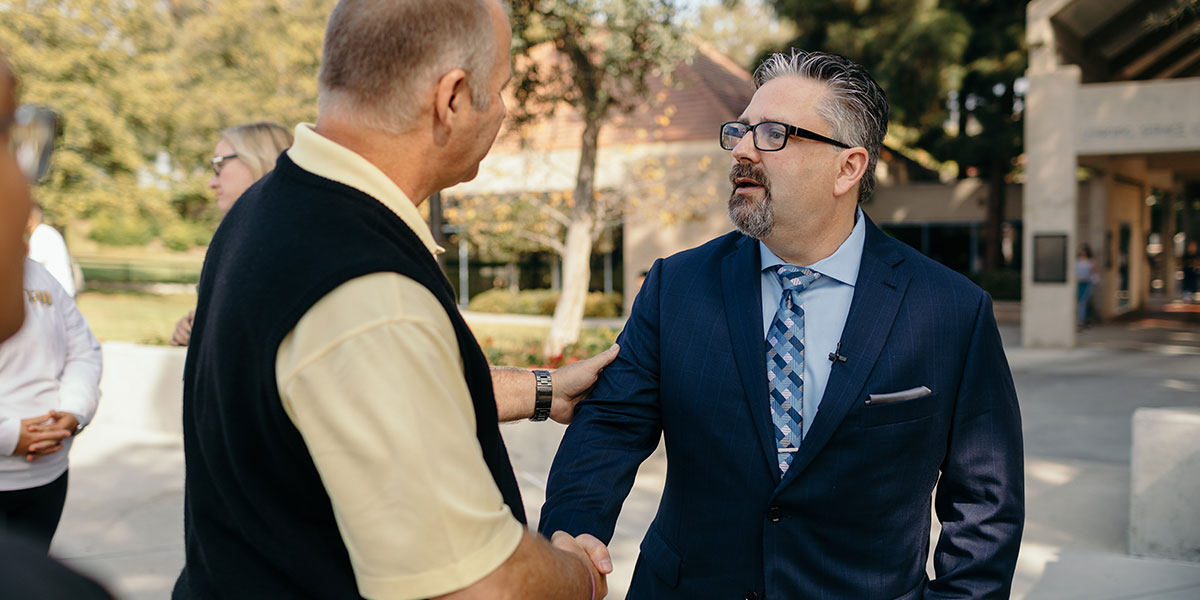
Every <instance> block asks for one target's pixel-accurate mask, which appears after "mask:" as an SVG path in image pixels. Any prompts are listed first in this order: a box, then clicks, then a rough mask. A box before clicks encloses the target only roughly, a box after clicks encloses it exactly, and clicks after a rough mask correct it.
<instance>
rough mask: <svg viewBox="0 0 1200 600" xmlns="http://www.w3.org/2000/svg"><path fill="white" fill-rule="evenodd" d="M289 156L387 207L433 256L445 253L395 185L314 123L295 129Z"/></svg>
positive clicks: (405, 196) (320, 174)
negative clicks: (316, 128) (326, 135)
mask: <svg viewBox="0 0 1200 600" xmlns="http://www.w3.org/2000/svg"><path fill="white" fill-rule="evenodd" d="M287 153H288V158H291V159H292V162H294V163H296V166H298V167H300V168H301V169H304V170H305V171H308V172H309V173H312V174H313V175H317V176H320V177H324V178H325V179H329V180H331V181H336V182H338V183H340V184H342V185H346V186H349V187H352V188H354V189H356V190H358V191H360V192H362V193H364V194H366V195H368V196H370V197H372V198H374V199H376V200H378V201H379V203H380V204H382V205H384V206H386V207H388V209H389V210H391V211H392V212H393V213H396V216H398V217H400V220H401V221H404V224H405V225H407V226H408V228H409V229H411V230H412V231H413V233H415V234H417V237H418V238H420V240H421V242H422V243H423V244H425V248H426V249H428V250H429V252H430V253H431V254H441V253H443V252H445V251H446V249H445V248H442V247H441V246H439V245H437V242H435V241H434V240H433V232H432V231H430V230H429V225H428V224H426V223H425V219H423V218H421V213H420V212H419V211H418V210H417V206H416V205H415V204H413V203H412V200H409V199H408V196H407V195H406V194H405V193H404V190H401V189H400V186H398V185H396V182H394V181H392V180H391V178H389V177H388V176H387V175H385V174H384V173H383V171H380V170H379V167H376V166H375V165H373V164H371V163H370V162H369V161H368V160H367V159H365V158H363V157H362V156H359V155H358V154H356V153H355V152H354V151H353V150H350V149H349V148H346V147H345V146H342V145H341V144H338V143H337V142H334V141H333V140H331V139H329V138H327V137H325V136H323V135H321V134H319V133H317V132H316V130H315V129H314V128H313V126H312V125H311V124H309V123H301V124H299V125H297V126H296V138H295V141H294V142H293V143H292V147H291V148H288V151H287Z"/></svg>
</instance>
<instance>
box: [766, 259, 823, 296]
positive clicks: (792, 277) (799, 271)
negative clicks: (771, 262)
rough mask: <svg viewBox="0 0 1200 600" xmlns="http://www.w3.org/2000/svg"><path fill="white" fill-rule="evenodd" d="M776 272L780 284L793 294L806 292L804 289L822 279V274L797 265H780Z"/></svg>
mask: <svg viewBox="0 0 1200 600" xmlns="http://www.w3.org/2000/svg"><path fill="white" fill-rule="evenodd" d="M775 272H776V273H777V274H778V275H779V283H780V284H782V285H783V289H784V290H786V291H792V292H802V291H804V288H807V287H808V286H810V285H812V282H814V281H816V280H817V279H818V278H819V277H821V274H820V273H817V272H816V271H813V270H812V269H808V268H804V267H797V266H795V265H780V266H778V267H776V269H775Z"/></svg>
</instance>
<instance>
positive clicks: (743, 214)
mask: <svg viewBox="0 0 1200 600" xmlns="http://www.w3.org/2000/svg"><path fill="white" fill-rule="evenodd" d="M729 220H730V221H732V222H733V226H734V227H736V228H737V230H738V231H740V232H742V233H743V234H744V235H747V236H750V237H752V238H754V239H756V240H764V239H766V238H767V237H769V236H770V235H771V230H772V229H774V227H775V212H774V207H773V204H772V201H771V190H770V188H767V187H765V186H764V187H763V199H762V202H754V201H753V200H751V199H749V198H748V197H747V196H746V195H743V194H739V193H738V191H737V189H736V188H735V189H734V190H733V193H732V194H730V195H729Z"/></svg>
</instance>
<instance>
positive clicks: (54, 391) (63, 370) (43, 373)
mask: <svg viewBox="0 0 1200 600" xmlns="http://www.w3.org/2000/svg"><path fill="white" fill-rule="evenodd" d="M24 287H25V291H24V293H25V323H24V324H23V325H22V326H21V329H20V331H18V332H17V333H16V335H14V336H12V337H11V338H9V339H8V340H7V341H5V342H4V343H0V491H9V490H21V489H28V488H33V487H38V486H42V485H45V484H47V483H50V482H52V481H54V480H55V479H57V478H58V477H59V476H60V475H62V474H63V472H64V471H66V470H67V452H68V451H69V450H70V449H71V446H70V444H71V441H72V440H71V438H67V439H66V440H64V444H63V446H64V447H63V449H62V450H59V451H58V452H55V453H53V454H49V455H46V456H42V457H40V458H38V459H35V460H34V461H33V462H27V461H26V460H25V457H24V456H12V452H13V450H14V449H16V447H17V440H18V438H19V436H20V434H21V419H27V418H29V417H34V416H37V415H41V414H45V413H46V412H47V411H49V410H50V409H54V410H58V411H63V412H69V413H72V414H74V415H75V416H76V417H77V418H78V419H79V422H80V423H84V424H86V423H88V422H89V421H91V420H92V416H93V415H95V414H96V405H97V404H98V403H99V401H100V361H101V359H100V342H98V341H96V337H95V336H93V335H92V332H91V330H90V329H88V324H87V320H86V319H84V318H83V315H81V314H79V309H78V308H77V307H76V306H75V301H74V300H72V299H71V296H70V295H69V294H67V292H66V290H64V289H63V287H62V285H60V284H59V283H58V281H56V280H55V279H54V277H53V276H52V275H50V273H49V272H48V271H46V269H45V267H43V266H41V265H40V264H38V263H36V262H34V261H32V260H28V259H26V261H25V286H24Z"/></svg>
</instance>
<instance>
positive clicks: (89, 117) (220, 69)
mask: <svg viewBox="0 0 1200 600" xmlns="http://www.w3.org/2000/svg"><path fill="white" fill-rule="evenodd" d="M335 1H336V0H221V1H220V2H213V1H212V0H173V1H171V2H163V1H162V0H14V1H11V2H3V3H0V48H3V49H4V51H5V52H6V54H7V55H8V57H9V59H10V60H11V62H12V63H13V65H14V67H15V69H16V72H17V73H18V75H19V76H20V79H21V93H22V98H21V100H22V101H23V102H36V103H40V104H45V105H48V106H50V107H51V108H54V109H55V110H57V111H58V112H59V113H60V114H61V115H62V117H63V132H62V137H61V138H60V140H59V144H58V148H57V151H56V154H55V158H54V162H53V164H52V166H51V171H50V174H49V178H48V181H47V182H46V183H45V184H44V185H43V186H42V187H40V188H39V189H38V191H37V195H38V200H39V201H41V202H42V203H43V204H44V205H45V206H46V209H47V215H48V216H49V217H51V218H52V220H53V222H54V223H56V224H58V225H61V226H66V227H68V228H71V227H76V226H80V225H81V224H83V223H85V222H87V221H89V220H90V221H93V222H92V224H91V225H92V227H91V231H92V233H91V237H92V238H93V239H97V240H116V241H120V242H121V243H139V242H137V240H141V239H144V238H145V232H146V231H147V230H149V231H150V232H151V235H152V236H158V235H160V233H161V232H163V231H168V232H170V235H172V236H173V237H172V241H171V245H173V246H176V247H178V246H180V245H181V244H182V243H183V241H184V240H185V238H186V237H187V236H184V235H182V234H181V232H182V229H181V228H180V227H179V226H177V225H174V224H173V222H174V221H175V220H177V219H178V218H185V219H188V220H195V221H199V222H200V223H203V224H204V225H205V226H206V227H207V228H208V229H213V228H215V225H216V222H217V220H218V219H219V215H218V213H217V211H216V210H215V208H214V207H213V206H212V205H213V204H214V202H213V200H212V196H211V193H209V192H208V191H207V190H206V189H205V187H204V182H206V181H207V179H208V177H209V176H210V175H211V172H210V171H209V170H208V164H207V158H208V156H209V155H210V154H211V152H212V149H213V146H214V145H215V144H216V143H217V141H218V139H219V137H218V136H219V132H220V131H221V130H222V129H225V128H227V127H230V126H232V125H236V124H239V123H244V122H248V121H258V120H272V121H277V122H279V123H283V124H285V125H291V124H293V123H296V122H299V121H311V120H312V119H313V118H314V117H315V115H316V97H317V92H316V73H317V66H318V64H319V60H320V51H321V38H322V35H323V31H324V26H325V19H326V17H327V16H328V14H329V11H330V10H331V9H332V7H333V5H334V4H335ZM155 191H157V192H161V193H155ZM172 213H173V215H174V216H173V215H172ZM131 219H134V220H136V219H144V220H146V223H145V224H143V225H141V226H137V225H134V224H132V223H130V222H129V221H130V220H131ZM84 226H86V225H84ZM97 230H99V231H97ZM191 237H192V238H193V239H201V238H202V237H203V236H200V235H194V236H191ZM140 243H144V242H140Z"/></svg>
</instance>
